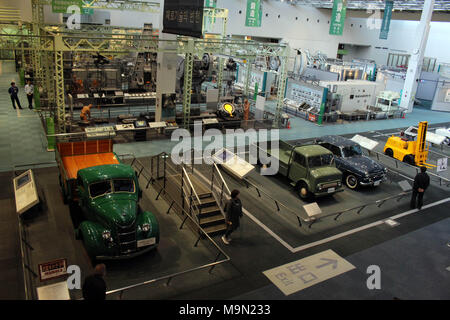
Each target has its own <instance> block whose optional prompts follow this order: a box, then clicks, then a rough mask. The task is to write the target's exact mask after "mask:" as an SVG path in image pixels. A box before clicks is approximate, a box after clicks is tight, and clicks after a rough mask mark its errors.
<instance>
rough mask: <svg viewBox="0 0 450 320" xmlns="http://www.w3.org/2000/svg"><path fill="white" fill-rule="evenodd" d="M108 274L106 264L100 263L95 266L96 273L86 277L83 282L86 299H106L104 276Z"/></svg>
mask: <svg viewBox="0 0 450 320" xmlns="http://www.w3.org/2000/svg"><path fill="white" fill-rule="evenodd" d="M105 274H106V266H105V265H104V264H103V263H102V264H98V265H96V266H95V270H94V274H92V275H90V276H88V277H86V279H85V280H84V284H83V298H84V300H105V298H106V282H105V280H104V279H103V277H104V276H105Z"/></svg>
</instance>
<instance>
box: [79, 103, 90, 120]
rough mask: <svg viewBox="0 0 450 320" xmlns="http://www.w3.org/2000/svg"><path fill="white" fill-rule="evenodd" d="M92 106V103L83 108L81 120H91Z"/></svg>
mask: <svg viewBox="0 0 450 320" xmlns="http://www.w3.org/2000/svg"><path fill="white" fill-rule="evenodd" d="M91 108H92V104H90V105H88V106H84V107H83V109H81V113H80V119H81V120H83V121H87V120H88V118H89V120H91Z"/></svg>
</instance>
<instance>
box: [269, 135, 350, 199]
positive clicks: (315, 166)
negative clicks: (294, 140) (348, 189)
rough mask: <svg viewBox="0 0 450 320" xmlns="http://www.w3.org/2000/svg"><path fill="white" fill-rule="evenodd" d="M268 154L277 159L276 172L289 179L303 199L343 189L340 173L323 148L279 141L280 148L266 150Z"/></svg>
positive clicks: (330, 154) (328, 152) (330, 156)
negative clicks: (277, 167) (277, 166)
mask: <svg viewBox="0 0 450 320" xmlns="http://www.w3.org/2000/svg"><path fill="white" fill-rule="evenodd" d="M267 153H268V154H269V155H271V156H272V157H274V158H278V160H279V169H278V173H279V174H281V175H283V176H285V177H287V178H288V179H289V180H290V181H291V185H292V186H293V187H295V189H296V190H297V192H298V194H299V196H300V197H301V198H302V199H304V200H308V199H311V198H312V197H313V196H315V197H321V196H325V195H331V194H334V193H336V192H340V191H343V189H342V172H341V171H340V170H338V169H337V168H336V165H335V163H334V158H333V154H332V153H331V152H330V151H329V150H327V149H325V148H324V147H322V146H319V145H304V146H294V145H291V144H289V143H287V142H285V141H279V148H278V149H273V150H272V149H269V150H268V151H267ZM277 153H278V154H277Z"/></svg>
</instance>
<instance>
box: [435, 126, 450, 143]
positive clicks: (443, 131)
mask: <svg viewBox="0 0 450 320" xmlns="http://www.w3.org/2000/svg"><path fill="white" fill-rule="evenodd" d="M436 134H438V135H440V136H444V137H446V138H447V139H446V140H445V141H444V143H445V144H447V145H450V128H448V129H445V128H440V129H436Z"/></svg>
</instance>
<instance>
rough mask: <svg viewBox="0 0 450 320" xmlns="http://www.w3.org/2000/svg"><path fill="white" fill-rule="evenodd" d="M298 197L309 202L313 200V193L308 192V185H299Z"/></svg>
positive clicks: (302, 183) (301, 183)
mask: <svg viewBox="0 0 450 320" xmlns="http://www.w3.org/2000/svg"><path fill="white" fill-rule="evenodd" d="M297 190H298V195H299V196H300V198H302V200H309V199H310V198H311V192H309V190H308V185H307V184H306V183H304V182H300V183H299V184H298V189H297Z"/></svg>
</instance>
